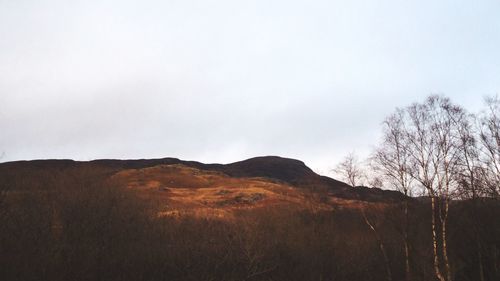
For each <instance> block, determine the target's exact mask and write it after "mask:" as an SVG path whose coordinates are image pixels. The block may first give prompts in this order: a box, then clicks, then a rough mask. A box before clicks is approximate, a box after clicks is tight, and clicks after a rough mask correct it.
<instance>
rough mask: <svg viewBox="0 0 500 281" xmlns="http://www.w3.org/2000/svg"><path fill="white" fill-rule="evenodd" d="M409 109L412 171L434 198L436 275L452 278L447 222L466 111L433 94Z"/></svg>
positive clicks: (433, 230)
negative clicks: (461, 123) (462, 124)
mask: <svg viewBox="0 0 500 281" xmlns="http://www.w3.org/2000/svg"><path fill="white" fill-rule="evenodd" d="M407 112H408V117H409V122H408V124H407V127H406V129H405V131H406V132H405V133H406V135H407V136H406V139H407V140H408V148H407V149H408V152H409V153H410V166H409V167H410V169H409V172H410V175H411V176H412V178H414V179H415V180H416V181H417V182H418V183H420V184H421V185H422V186H423V187H424V188H425V189H426V191H427V194H428V195H429V197H430V198H431V207H432V220H431V221H432V241H433V253H434V270H435V274H436V277H437V278H438V279H439V280H441V281H444V280H448V281H450V280H451V279H452V276H451V272H450V263H449V259H448V246H447V221H448V211H449V203H450V200H451V194H452V191H453V190H455V189H456V187H457V177H455V176H454V173H455V172H456V170H457V168H458V166H459V163H460V161H459V160H460V157H461V154H460V149H461V143H460V138H459V134H458V129H457V124H458V123H460V122H462V119H463V118H465V117H464V116H465V113H464V112H465V110H464V109H462V108H461V107H459V106H457V105H454V104H452V103H451V101H450V100H449V99H448V98H445V97H441V96H430V97H428V98H427V100H426V101H425V102H424V103H422V104H414V105H412V106H410V107H408V108H407ZM438 232H439V237H438ZM439 239H440V240H441V241H440V242H441V244H440V249H438V248H439V245H438V240H439ZM440 254H441V256H442V266H443V267H444V269H443V270H442V269H441V262H440Z"/></svg>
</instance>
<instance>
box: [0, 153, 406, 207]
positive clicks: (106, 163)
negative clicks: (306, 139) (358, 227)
mask: <svg viewBox="0 0 500 281" xmlns="http://www.w3.org/2000/svg"><path fill="white" fill-rule="evenodd" d="M178 164H181V165H185V166H187V167H192V168H196V169H200V170H208V171H217V172H222V173H224V174H226V175H228V176H230V177H235V178H251V177H261V178H267V179H270V180H274V181H281V182H284V183H287V184H290V185H292V186H295V187H298V188H304V189H310V190H313V191H319V190H322V191H326V192H327V193H328V194H329V195H330V196H334V197H339V198H343V199H354V200H361V201H399V200H402V199H403V198H404V195H403V194H401V193H399V192H396V191H391V190H382V189H378V188H368V187H363V186H358V187H352V186H350V185H348V184H346V183H344V182H342V181H339V180H336V179H333V178H330V177H327V176H322V175H318V174H317V173H315V172H314V171H313V170H312V169H310V168H309V167H308V166H307V165H306V164H305V163H304V162H303V161H300V160H297V159H292V158H285V157H280V156H259V157H253V158H249V159H245V160H242V161H237V162H233V163H229V164H217V163H212V164H205V163H201V162H197V161H186V160H181V159H178V158H172V157H165V158H156V159H124V160H121V159H96V160H90V161H77V160H71V159H46V160H20V161H12V162H4V163H0V168H2V167H4V168H5V167H10V168H14V169H16V168H35V169H39V168H42V169H43V168H56V169H65V168H76V167H84V166H89V165H90V166H97V167H103V168H106V169H110V173H116V172H118V171H120V170H124V169H142V168H148V167H154V166H159V165H178Z"/></svg>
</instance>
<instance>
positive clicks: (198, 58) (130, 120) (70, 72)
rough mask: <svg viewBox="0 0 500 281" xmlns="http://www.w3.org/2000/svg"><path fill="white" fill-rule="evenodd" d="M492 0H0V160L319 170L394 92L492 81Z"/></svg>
mask: <svg viewBox="0 0 500 281" xmlns="http://www.w3.org/2000/svg"><path fill="white" fill-rule="evenodd" d="M499 14H500V1H497V0H492V1H481V0H477V1H461V0H454V1H447V0H443V1H436V0H432V1H428V0H419V1H401V0H393V1H389V0H377V1H360V0H346V1H333V0H328V1H318V0H307V1H293V0H286V1H285V0H275V1H272V0H253V1H235V0H224V1H211V0H200V1H196V0H176V1H169V0H162V1H160V0H140V1H139V0H137V1H130V0H120V1H118V0H99V1H90V0H86V1H70V0H53V1H49V0H16V1H11V0H0V155H1V156H2V157H1V159H0V161H1V162H5V161H13V160H21V159H46V158H58V159H59V158H65V159H67V158H71V159H77V160H91V159H98V158H119V159H132V158H161V157H177V158H181V159H185V160H197V161H201V162H206V163H229V162H234V161H239V160H243V159H246V158H250V157H254V156H262V155H279V156H283V157H290V158H297V159H300V160H302V161H304V162H305V163H306V164H307V165H308V166H310V167H311V168H313V169H314V170H316V171H317V172H320V173H323V174H328V173H329V170H330V169H331V168H332V167H334V166H335V163H337V162H338V161H339V160H341V158H342V157H343V156H344V155H346V154H347V153H349V152H352V151H355V152H356V153H358V154H359V155H360V157H363V156H366V155H368V154H369V153H370V151H371V149H372V148H373V146H374V145H376V144H377V142H378V141H379V138H380V132H381V122H382V121H383V119H384V118H385V117H386V116H387V115H389V114H390V113H391V112H393V111H394V109H395V108H396V107H402V106H406V105H409V104H410V103H412V102H417V101H422V100H423V99H424V98H425V97H426V96H428V95H429V94H444V95H446V96H449V97H450V98H451V99H452V100H454V101H455V102H456V103H458V104H461V105H463V106H465V107H467V108H469V109H470V110H472V111H474V110H478V109H479V108H480V107H481V103H482V100H483V97H484V96H487V95H497V94H499V93H500V51H499V50H500V17H499V16H498V15H499Z"/></svg>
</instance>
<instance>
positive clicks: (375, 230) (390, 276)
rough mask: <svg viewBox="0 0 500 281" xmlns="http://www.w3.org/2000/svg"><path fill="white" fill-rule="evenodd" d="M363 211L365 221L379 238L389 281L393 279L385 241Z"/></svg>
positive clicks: (378, 241) (376, 237)
mask: <svg viewBox="0 0 500 281" xmlns="http://www.w3.org/2000/svg"><path fill="white" fill-rule="evenodd" d="M361 212H362V215H363V218H364V219H365V223H366V224H367V225H368V227H370V229H371V230H372V231H373V234H374V236H375V239H376V240H377V243H378V246H379V248H380V252H381V253H382V257H383V258H384V265H385V270H386V273H387V281H392V271H391V265H390V263H389V258H388V256H387V252H386V251H385V247H384V243H383V242H382V239H381V238H380V236H379V235H378V232H377V229H375V227H374V226H373V224H371V223H370V221H369V220H368V218H367V217H366V213H365V210H364V209H362V211H361Z"/></svg>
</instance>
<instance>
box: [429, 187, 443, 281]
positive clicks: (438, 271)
mask: <svg viewBox="0 0 500 281" xmlns="http://www.w3.org/2000/svg"><path fill="white" fill-rule="evenodd" d="M431 208H432V249H433V254H434V273H435V274H436V277H437V279H439V281H446V279H445V278H444V276H443V274H442V273H441V269H440V268H439V255H438V244H437V227H436V197H435V196H434V195H432V196H431Z"/></svg>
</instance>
